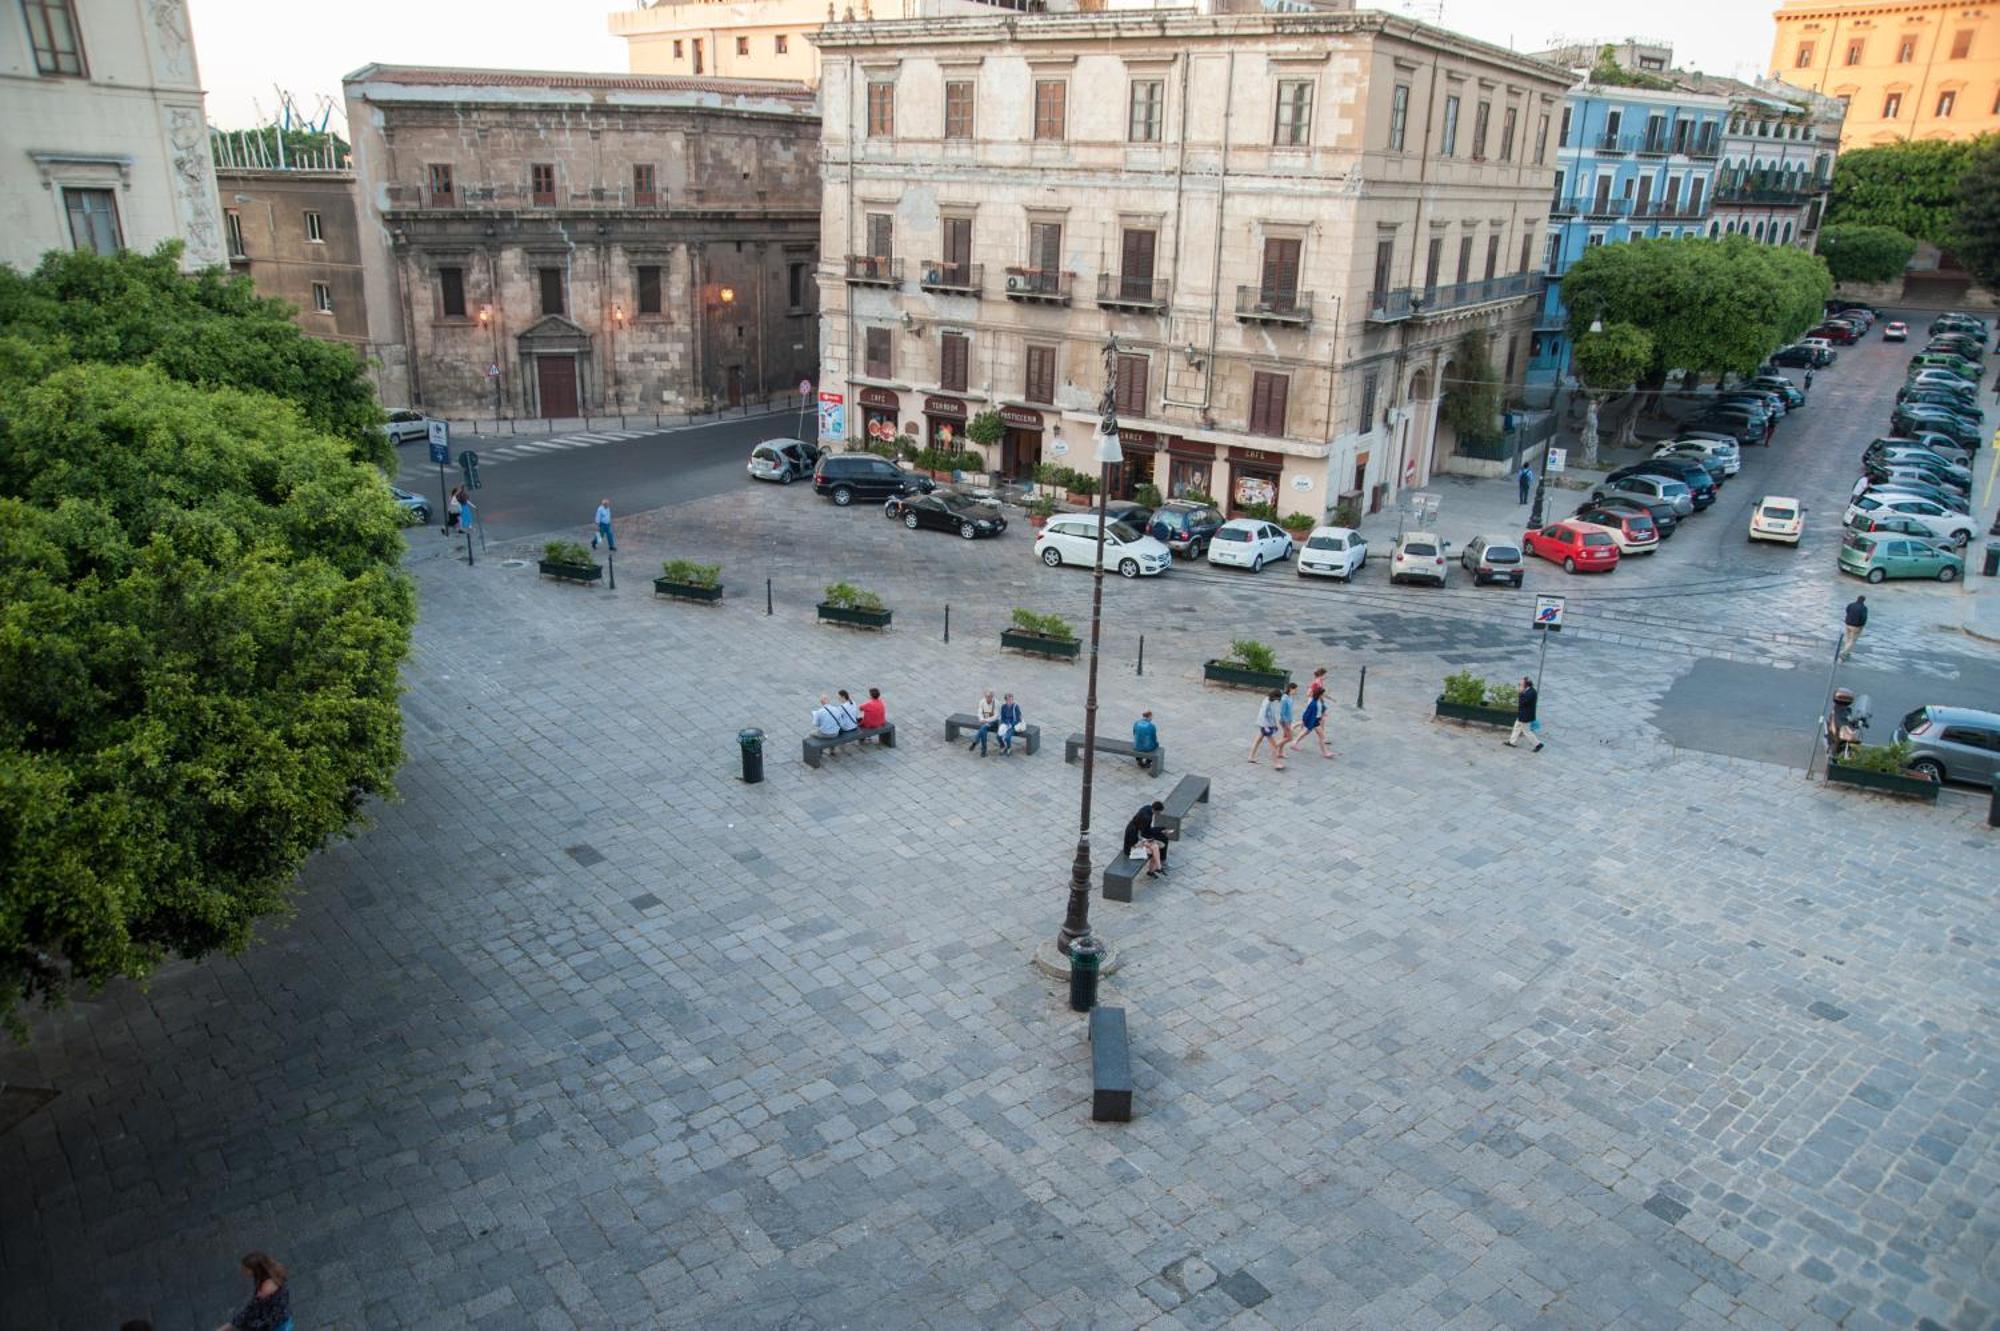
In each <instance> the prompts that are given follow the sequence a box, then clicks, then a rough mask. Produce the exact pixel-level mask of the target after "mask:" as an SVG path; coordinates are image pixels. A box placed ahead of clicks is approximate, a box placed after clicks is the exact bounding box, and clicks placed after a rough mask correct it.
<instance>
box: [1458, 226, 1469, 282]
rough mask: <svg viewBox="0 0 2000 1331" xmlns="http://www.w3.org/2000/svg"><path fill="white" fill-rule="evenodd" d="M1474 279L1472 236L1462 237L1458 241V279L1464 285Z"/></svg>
mask: <svg viewBox="0 0 2000 1331" xmlns="http://www.w3.org/2000/svg"><path fill="white" fill-rule="evenodd" d="M1471 279H1472V237H1471V236H1465V237H1462V238H1461V239H1460V240H1459V242H1458V281H1459V285H1461V286H1463V285H1464V284H1465V283H1466V282H1468V281H1470V280H1471Z"/></svg>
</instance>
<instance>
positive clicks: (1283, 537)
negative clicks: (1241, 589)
mask: <svg viewBox="0 0 2000 1331" xmlns="http://www.w3.org/2000/svg"><path fill="white" fill-rule="evenodd" d="M1291 553H1292V538H1291V537H1290V536H1289V535H1287V534H1286V533H1285V531H1284V530H1283V529H1282V528H1280V527H1279V526H1278V524H1277V523H1275V522H1266V521H1264V520H1263V519H1262V518H1231V519H1230V520H1229V521H1227V522H1225V523H1223V524H1222V525H1221V526H1220V527H1217V528H1216V529H1215V535H1213V536H1211V537H1209V538H1208V562H1209V563H1211V564H1233V565H1235V566H1236V567H1237V568H1247V569H1249V570H1250V571H1251V572H1252V573H1261V572H1263V571H1264V565H1266V564H1277V563H1282V562H1283V561H1284V560H1286V559H1288V558H1290V557H1291Z"/></svg>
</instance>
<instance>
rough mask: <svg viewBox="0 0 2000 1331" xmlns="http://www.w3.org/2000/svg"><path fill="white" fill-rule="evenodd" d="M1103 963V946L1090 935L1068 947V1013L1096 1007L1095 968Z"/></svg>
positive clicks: (1085, 1010) (1086, 1010)
mask: <svg viewBox="0 0 2000 1331" xmlns="http://www.w3.org/2000/svg"><path fill="white" fill-rule="evenodd" d="M1103 963H1104V948H1103V945H1102V944H1100V943H1099V942H1098V941H1097V939H1096V938H1095V937H1093V936H1092V935H1090V934H1085V935H1084V936H1083V937H1081V938H1079V939H1077V940H1076V941H1075V942H1074V943H1071V944H1070V945H1069V1010H1070V1011H1072V1012H1088V1011H1090V1010H1091V1009H1092V1008H1094V1007H1096V1006H1097V968H1098V967H1099V966H1101V965H1103Z"/></svg>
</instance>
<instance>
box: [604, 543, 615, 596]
mask: <svg viewBox="0 0 2000 1331" xmlns="http://www.w3.org/2000/svg"><path fill="white" fill-rule="evenodd" d="M604 571H605V572H606V573H608V574H610V575H611V590H612V591H614V592H615V591H617V590H618V560H617V558H616V557H615V556H614V555H613V554H612V553H611V551H610V550H608V549H607V550H606V551H605V552H604Z"/></svg>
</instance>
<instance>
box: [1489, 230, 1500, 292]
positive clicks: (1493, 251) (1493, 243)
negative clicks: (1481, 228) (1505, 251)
mask: <svg viewBox="0 0 2000 1331" xmlns="http://www.w3.org/2000/svg"><path fill="white" fill-rule="evenodd" d="M1499 271H1500V236H1499V233H1497V232H1496V233H1494V234H1493V235H1490V236H1488V237H1487V238H1486V280H1487V281H1489V282H1491V281H1492V280H1493V275H1494V274H1495V273H1497V272H1499Z"/></svg>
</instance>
